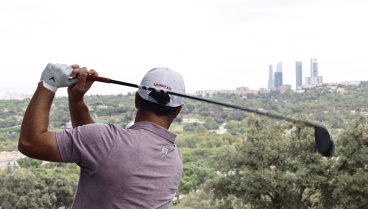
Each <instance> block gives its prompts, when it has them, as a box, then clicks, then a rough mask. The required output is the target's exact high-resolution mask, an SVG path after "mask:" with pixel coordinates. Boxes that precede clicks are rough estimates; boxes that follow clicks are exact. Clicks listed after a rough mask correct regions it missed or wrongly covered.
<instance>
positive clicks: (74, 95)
mask: <svg viewBox="0 0 368 209" xmlns="http://www.w3.org/2000/svg"><path fill="white" fill-rule="evenodd" d="M72 68H73V71H72V74H71V76H72V77H73V79H78V80H79V83H77V84H75V85H72V86H69V87H68V95H69V102H70V100H72V101H73V102H80V101H83V97H84V95H85V94H86V92H87V91H88V90H89V89H90V88H91V86H92V84H93V82H94V81H87V75H88V74H91V75H94V76H98V73H97V72H96V71H95V70H93V69H91V70H90V71H88V70H87V68H85V67H83V68H80V67H79V66H78V65H72Z"/></svg>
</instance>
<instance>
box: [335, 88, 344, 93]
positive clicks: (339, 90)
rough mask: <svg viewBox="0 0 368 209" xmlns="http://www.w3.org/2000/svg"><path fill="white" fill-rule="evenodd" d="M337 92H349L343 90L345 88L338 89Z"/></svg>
mask: <svg viewBox="0 0 368 209" xmlns="http://www.w3.org/2000/svg"><path fill="white" fill-rule="evenodd" d="M336 92H337V93H345V92H347V91H346V90H345V89H343V88H338V89H336Z"/></svg>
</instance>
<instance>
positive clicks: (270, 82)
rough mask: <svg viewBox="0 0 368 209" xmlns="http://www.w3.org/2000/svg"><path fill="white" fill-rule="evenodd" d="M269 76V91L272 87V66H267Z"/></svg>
mask: <svg viewBox="0 0 368 209" xmlns="http://www.w3.org/2000/svg"><path fill="white" fill-rule="evenodd" d="M268 71H269V76H268V89H271V88H273V87H274V84H273V69H272V65H270V66H268Z"/></svg>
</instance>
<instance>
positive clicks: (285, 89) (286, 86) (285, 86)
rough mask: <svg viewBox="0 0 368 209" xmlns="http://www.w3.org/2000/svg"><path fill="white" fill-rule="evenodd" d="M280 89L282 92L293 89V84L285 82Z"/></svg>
mask: <svg viewBox="0 0 368 209" xmlns="http://www.w3.org/2000/svg"><path fill="white" fill-rule="evenodd" d="M279 89H280V92H281V93H284V92H285V91H287V90H291V85H289V84H284V85H281V86H280V87H279Z"/></svg>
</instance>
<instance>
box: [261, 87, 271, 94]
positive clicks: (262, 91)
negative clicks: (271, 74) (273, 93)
mask: <svg viewBox="0 0 368 209" xmlns="http://www.w3.org/2000/svg"><path fill="white" fill-rule="evenodd" d="M259 92H260V93H268V92H270V91H269V90H267V89H266V88H260V89H259Z"/></svg>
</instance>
